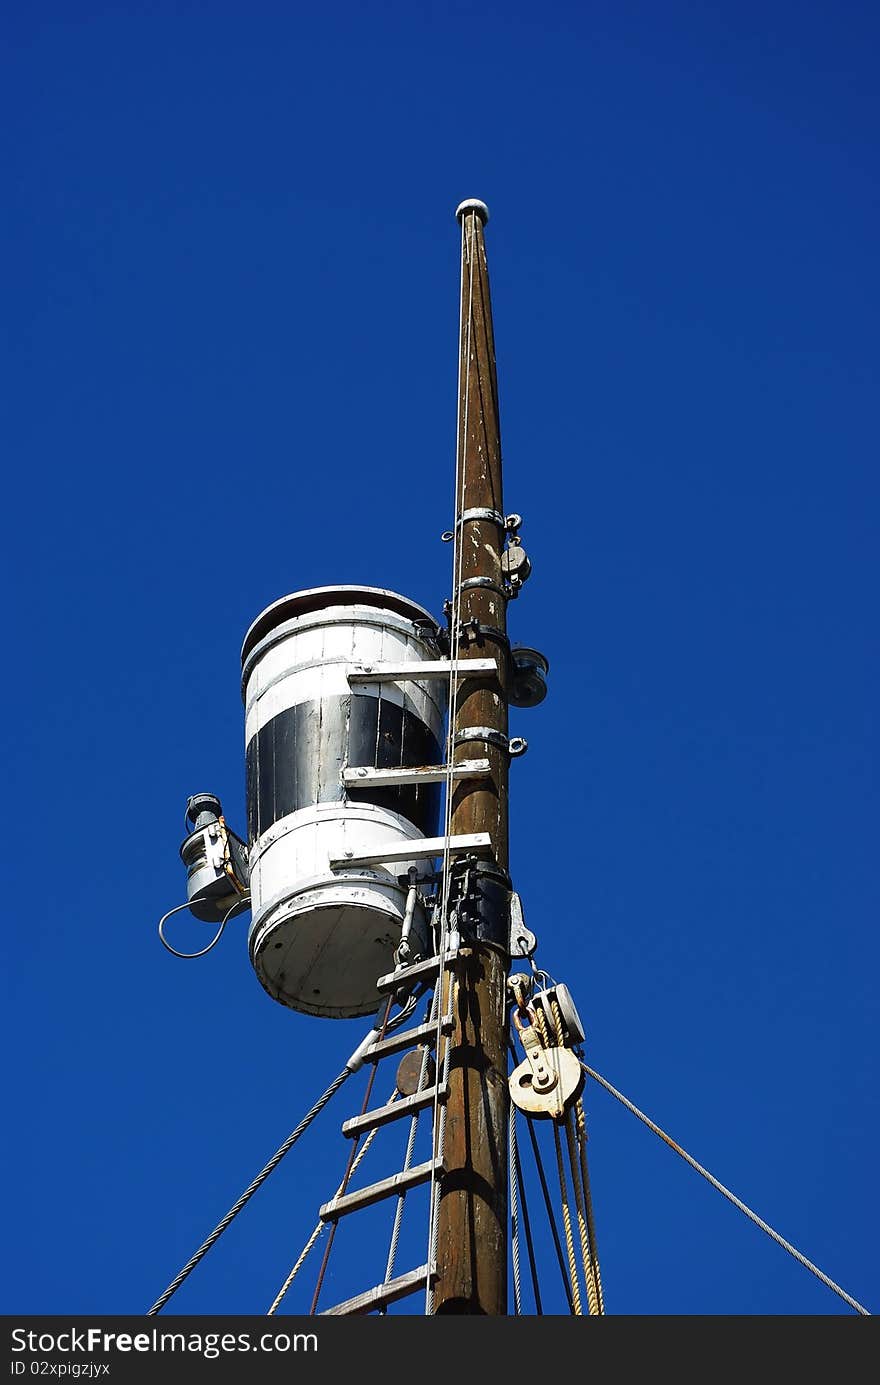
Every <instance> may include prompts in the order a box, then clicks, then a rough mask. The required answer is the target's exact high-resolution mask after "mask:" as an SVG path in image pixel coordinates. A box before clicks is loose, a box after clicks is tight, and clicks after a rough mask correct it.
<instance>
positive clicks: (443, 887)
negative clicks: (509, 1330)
mask: <svg viewBox="0 0 880 1385" xmlns="http://www.w3.org/2000/svg"><path fill="white" fill-rule="evenodd" d="M475 217H476V212H471V227H472V230H473V227H474V225H475V221H474V218H475ZM467 220H468V218H467V215H466V214H465V215H464V216H462V218H461V283H460V293H459V302H460V304H461V306H460V309H459V324H458V340H459V357H458V418H457V420H456V438H455V497H454V511H455V522H454V524H453V529H452V532H453V542H452V581H453V589H452V638H451V640H450V650H449V692H448V702H449V719H448V723H447V735H446V777H445V781H444V791H445V802H444V812H443V836H444V842H443V866H442V871H441V877H440V903H439V909H440V936H439V941H438V951H439V954H440V968H439V971H438V974H437V994H438V995H439V996H440V997H441V998H442V995H443V980H444V971H445V956H446V939H447V933H448V919H447V907H448V902H449V872H450V846H449V839H450V837H451V835H452V792H453V788H452V785H453V780H452V761H453V756H454V752H455V721H456V715H457V712H458V668H459V650H460V645H461V577H462V571H463V565H464V543H463V538H464V535H463V529H464V525H462V524H460V523H459V517H460V516H461V515H462V514H463V513H464V499H465V494H466V492H467V481H466V478H465V474H464V452H465V447H466V445H467V430H468V418H469V409H470V378H471V373H470V360H471V330H472V325H473V305H474V256H473V253H468V237H467V229H466V227H467ZM465 262H467V266H468V297H467V330H466V333H465V350H464V358H463V361H462V353H461V346H460V343H461V338H462V328H463V327H464V323H463V320H462V319H463V315H464V310H465V309H464V274H465ZM462 365H463V366H464V391H462ZM462 395H463V398H462ZM442 1012H443V1006H442V1004H441V1006H440V1007H439V1009H438V1011H437V1036H436V1049H435V1051H436V1053H437V1056H438V1060H439V1055H440V1039H441V1034H440V1023H441V1019H442ZM450 1046H451V1041H450V1042H449V1043H447V1046H446V1049H447V1053H446V1057H447V1064H446V1066H447V1069H448V1052H449V1048H450ZM437 1066H438V1069H439V1066H440V1064H439V1061H438V1064H437ZM432 1120H433V1129H434V1132H435V1136H436V1138H435V1141H434V1155H433V1157H434V1159H435V1160H439V1159H442V1157H443V1144H444V1140H445V1135H446V1121H445V1107H444V1108H442V1109H441V1108H440V1105H439V1102H438V1099H437V1097H436V1096H435V1098H434V1107H433V1116H432ZM438 1188H439V1185H438V1183H437V1174H436V1169H432V1170H431V1182H430V1186H429V1191H428V1197H429V1210H428V1260H427V1264H428V1270H427V1276H428V1277H427V1280H426V1284H425V1313H426V1314H427V1315H431V1314H433V1312H434V1291H433V1288H432V1286H431V1267H432V1265H433V1264H434V1259H435V1256H436V1253H437V1225H436V1223H437V1216H438V1213H439V1206H440V1200H439V1196H438Z"/></svg>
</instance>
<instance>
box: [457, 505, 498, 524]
mask: <svg viewBox="0 0 880 1385" xmlns="http://www.w3.org/2000/svg"><path fill="white" fill-rule="evenodd" d="M471 519H488V520H491V522H492V523H493V524H497V525H498V526H499V528H501V529H504V528H505V526H506V524H507V520H506V518H505V516H504V515H503V514H502V513H501V511H500V510H489V509H487V508H486V507H485V506H484V505H476V506H474V508H473V509H471V510H462V512H461V514H460V515H459V516H458V519H457V520H456V524H466V523H467V521H468V520H471Z"/></svg>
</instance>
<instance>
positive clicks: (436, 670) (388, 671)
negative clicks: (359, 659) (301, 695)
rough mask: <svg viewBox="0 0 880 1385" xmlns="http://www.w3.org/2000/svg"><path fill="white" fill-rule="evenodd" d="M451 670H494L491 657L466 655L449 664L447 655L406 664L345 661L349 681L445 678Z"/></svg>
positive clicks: (479, 673)
mask: <svg viewBox="0 0 880 1385" xmlns="http://www.w3.org/2000/svg"><path fill="white" fill-rule="evenodd" d="M452 672H455V673H457V674H458V676H459V677H465V678H478V677H485V676H486V675H487V674H495V675H496V677H497V674H498V663H497V661H496V660H495V659H468V660H466V661H465V662H463V663H462V662H461V661H459V662H458V664H457V665H453V663H452V660H451V659H426V660H424V661H423V662H422V663H416V662H415V661H414V660H413V661H410V662H409V663H406V664H386V663H377V664H348V665H347V667H346V670H345V676H346V678H347V679H348V681H349V683H408V682H413V683H422V682H427V681H428V680H429V679H434V678H448V677H449V675H450V673H452Z"/></svg>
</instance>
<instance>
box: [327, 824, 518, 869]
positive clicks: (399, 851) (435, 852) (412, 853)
mask: <svg viewBox="0 0 880 1385" xmlns="http://www.w3.org/2000/svg"><path fill="white" fill-rule="evenodd" d="M447 843H448V845H449V850H450V852H458V851H468V852H471V851H472V852H473V853H474V854H475V855H477V856H491V855H492V854H493V853H492V838H491V837H490V836H489V833H488V832H468V833H464V834H463V835H461V836H453V837H411V838H410V839H409V840H408V841H407V840H401V838H400V837H395V839H394V841H393V842H388V843H387V844H386V845H385V846H383V845H382V844H381V842H380V843H379V845H378V846H374V847H373V849H372V851H371V852H370V853H369V855H367V856H355V854H354V852H352V853H351V855H350V856H331V858H330V869H331V870H341V869H342V867H343V866H381V865H383V864H384V863H385V862H386V861H387V862H389V863H391V862H394V861H424V860H425V859H426V858H427V857H430V856H442V855H443V853H444V851H445V849H446V846H447Z"/></svg>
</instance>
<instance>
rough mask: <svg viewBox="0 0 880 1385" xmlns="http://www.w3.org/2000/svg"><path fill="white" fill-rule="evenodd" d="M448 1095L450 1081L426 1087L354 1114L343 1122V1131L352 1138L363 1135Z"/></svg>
mask: <svg viewBox="0 0 880 1385" xmlns="http://www.w3.org/2000/svg"><path fill="white" fill-rule="evenodd" d="M448 1095H449V1083H448V1082H440V1083H439V1084H438V1085H437V1086H436V1087H425V1088H424V1089H423V1090H422V1091H421V1092H415V1093H414V1094H413V1095H412V1096H405V1097H404V1098H403V1099H402V1100H401V1101H390V1102H389V1103H388V1105H387V1106H377V1107H375V1109H374V1110H372V1111H365V1112H364V1114H363V1115H362V1116H352V1118H351V1120H347V1121H344V1122H343V1125H342V1133H343V1135H347V1136H348V1137H349V1139H351V1138H353V1137H354V1136H355V1135H362V1134H363V1133H364V1131H365V1130H374V1129H376V1127H378V1126H380V1125H388V1124H389V1123H390V1122H391V1121H397V1120H401V1119H402V1117H403V1116H412V1115H415V1113H416V1112H417V1111H424V1109H425V1107H426V1106H433V1104H434V1098H435V1097H436V1098H437V1100H438V1101H445V1100H446V1098H447V1097H448Z"/></svg>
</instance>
